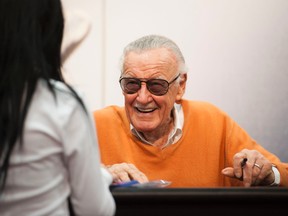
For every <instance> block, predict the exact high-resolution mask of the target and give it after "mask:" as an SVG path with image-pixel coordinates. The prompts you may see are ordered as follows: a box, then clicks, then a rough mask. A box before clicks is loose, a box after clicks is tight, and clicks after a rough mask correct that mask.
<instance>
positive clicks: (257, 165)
mask: <svg viewBox="0 0 288 216" xmlns="http://www.w3.org/2000/svg"><path fill="white" fill-rule="evenodd" d="M254 166H255V167H257V168H259V169H262V167H261V166H260V165H259V164H257V163H255V164H254Z"/></svg>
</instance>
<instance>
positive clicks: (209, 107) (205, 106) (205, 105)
mask: <svg viewBox="0 0 288 216" xmlns="http://www.w3.org/2000/svg"><path fill="white" fill-rule="evenodd" d="M182 107H183V111H184V113H186V115H187V114H188V115H190V114H192V115H198V116H207V117H208V116H211V117H228V115H227V113H226V112H225V111H224V110H222V109H221V108H219V107H218V106H216V105H214V104H212V103H210V102H207V101H194V100H183V101H182Z"/></svg>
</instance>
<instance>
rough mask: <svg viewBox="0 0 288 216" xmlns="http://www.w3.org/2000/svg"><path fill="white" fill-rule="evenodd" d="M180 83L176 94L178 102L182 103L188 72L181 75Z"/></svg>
mask: <svg viewBox="0 0 288 216" xmlns="http://www.w3.org/2000/svg"><path fill="white" fill-rule="evenodd" d="M180 79H181V80H180V83H179V87H178V92H177V95H176V103H180V101H181V99H182V97H183V95H184V93H185V89H186V81H187V73H185V74H181V75H180Z"/></svg>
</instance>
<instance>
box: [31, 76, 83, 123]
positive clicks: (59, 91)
mask: <svg viewBox="0 0 288 216" xmlns="http://www.w3.org/2000/svg"><path fill="white" fill-rule="evenodd" d="M50 83H51V84H52V87H53V89H54V93H55V94H54V95H53V93H52V92H51V90H50V89H49V87H48V84H47V82H45V81H44V80H39V81H38V84H37V88H36V91H35V94H34V96H33V102H32V104H31V106H32V107H31V108H32V110H35V111H37V112H38V113H41V114H42V115H43V116H44V115H45V116H54V117H55V118H58V119H66V118H69V116H70V115H71V114H72V113H75V111H76V110H79V111H80V112H81V113H82V110H83V113H85V112H84V109H83V108H82V106H81V104H80V103H79V101H78V100H77V99H76V98H75V96H74V95H73V94H72V92H71V90H70V89H69V88H68V87H67V86H66V85H65V84H64V83H62V82H59V81H55V80H51V82H50ZM76 92H77V94H78V96H79V97H80V98H82V95H81V94H80V93H79V91H76ZM52 113H53V115H52Z"/></svg>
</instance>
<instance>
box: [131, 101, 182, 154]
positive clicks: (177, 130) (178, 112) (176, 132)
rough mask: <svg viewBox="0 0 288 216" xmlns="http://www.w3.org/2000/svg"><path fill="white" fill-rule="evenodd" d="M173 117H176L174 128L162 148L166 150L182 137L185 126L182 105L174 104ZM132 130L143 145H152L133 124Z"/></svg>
mask: <svg viewBox="0 0 288 216" xmlns="http://www.w3.org/2000/svg"><path fill="white" fill-rule="evenodd" d="M172 112H173V116H174V128H173V130H172V131H171V133H170V135H169V138H168V141H167V143H166V144H165V145H163V147H162V148H165V147H167V146H169V145H171V144H174V143H176V142H177V141H178V140H179V139H180V138H181V136H182V129H183V124H184V114H183V109H182V106H181V104H176V103H175V104H174V107H173V110H172ZM130 130H131V132H132V134H133V135H134V136H136V137H137V138H138V139H140V140H141V141H142V142H143V143H146V144H150V145H152V143H150V142H149V141H147V140H146V139H145V138H144V137H143V136H142V135H141V133H140V132H138V131H137V130H136V129H135V128H134V126H133V125H132V124H130Z"/></svg>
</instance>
